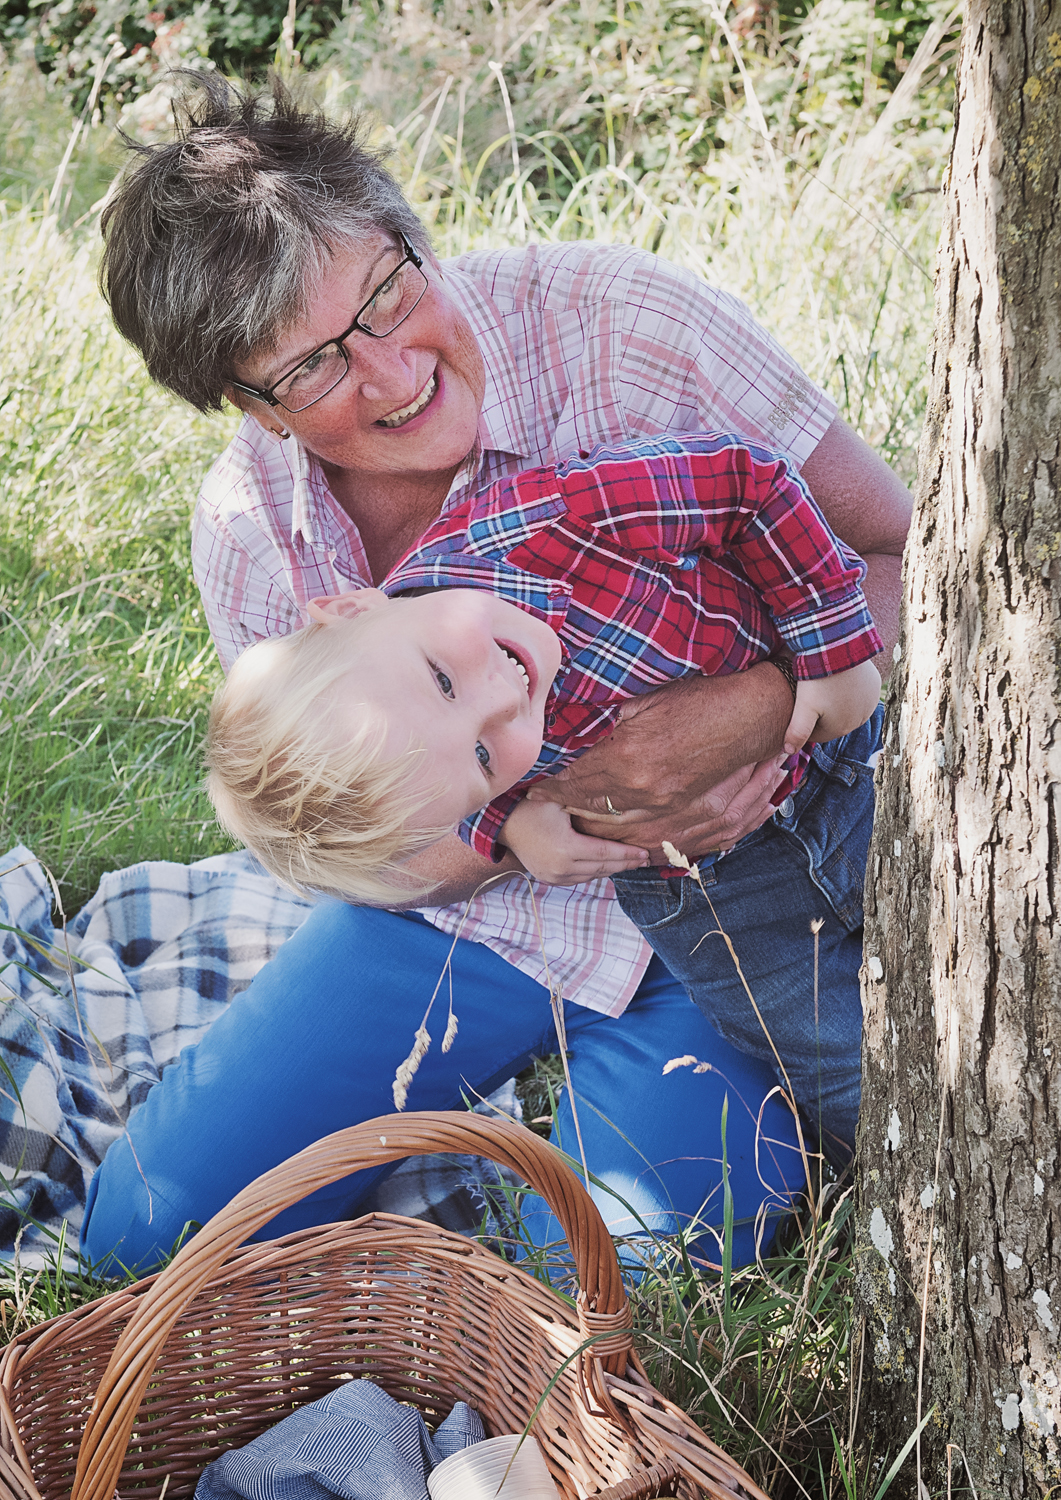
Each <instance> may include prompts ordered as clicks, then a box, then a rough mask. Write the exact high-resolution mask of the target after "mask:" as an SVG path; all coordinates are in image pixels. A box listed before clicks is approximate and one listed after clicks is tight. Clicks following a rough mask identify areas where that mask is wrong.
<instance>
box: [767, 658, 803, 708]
mask: <svg viewBox="0 0 1061 1500" xmlns="http://www.w3.org/2000/svg"><path fill="white" fill-rule="evenodd" d="M766 660H767V661H768V662H769V663H770V665H771V666H772V667H776V668H777V670H778V671H779V672H780V673H781V676H782V677H783V678H784V679H785V681H786V682H787V683H788V685H789V687H790V688H791V689H792V702H793V703H795V701H796V674H795V672H794V671H793V670H792V663H791V662H790V661H789V659H788V657H787V656H768V657H767V658H766Z"/></svg>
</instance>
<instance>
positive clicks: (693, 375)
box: [621, 252, 837, 467]
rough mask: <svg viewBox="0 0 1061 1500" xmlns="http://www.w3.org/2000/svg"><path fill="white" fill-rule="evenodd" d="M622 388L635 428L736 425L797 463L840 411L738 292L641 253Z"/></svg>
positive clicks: (629, 303)
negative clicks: (710, 284)
mask: <svg viewBox="0 0 1061 1500" xmlns="http://www.w3.org/2000/svg"><path fill="white" fill-rule="evenodd" d="M621 388H622V401H623V405H624V408H625V411H626V416H627V425H628V428H629V430H630V431H631V432H632V433H640V432H642V431H646V430H647V431H652V432H659V431H667V432H679V431H682V430H685V431H693V430H697V429H706V430H709V431H728V432H738V433H741V434H742V435H743V436H744V437H746V438H750V439H751V440H752V441H753V442H756V443H761V444H762V445H763V446H764V447H766V448H770V449H773V450H775V451H777V452H780V453H783V454H785V455H786V456H787V457H789V458H791V459H792V461H793V462H794V463H795V464H796V466H797V467H799V466H800V465H801V464H803V463H804V462H805V461H806V459H807V458H808V457H809V456H810V455H811V453H813V451H814V449H815V448H816V447H817V445H818V443H819V442H820V441H821V439H822V437H823V436H824V435H825V432H826V430H827V429H828V427H829V426H830V424H831V423H832V421H833V419H834V418H835V416H836V410H837V409H836V404H835V402H833V401H832V400H831V399H830V397H829V396H827V395H826V394H825V392H824V391H822V390H820V389H819V388H818V387H817V386H816V385H815V384H814V382H813V381H812V380H810V378H809V377H808V376H807V375H805V374H804V372H803V371H802V370H801V369H800V367H799V365H798V364H797V363H796V361H795V360H794V359H793V358H792V356H791V355H790V354H789V353H788V352H787V351H786V350H785V349H783V348H782V346H781V345H780V344H779V343H778V342H777V340H776V339H775V338H774V337H773V336H772V335H771V334H770V333H768V332H767V330H766V329H765V328H763V327H762V325H761V324H760V323H758V322H757V321H756V320H755V318H753V317H752V315H751V313H750V312H749V310H748V308H747V307H746V306H745V305H744V303H743V302H741V301H740V299H739V298H737V297H734V296H732V295H731V294H730V293H728V292H723V291H720V290H719V289H718V288H717V287H712V286H709V285H708V284H707V282H705V281H703V280H702V279H701V278H700V277H698V276H696V275H694V274H693V273H692V272H691V271H686V270H684V269H683V268H681V267H680V266H675V265H672V264H670V263H669V262H667V261H664V260H661V259H660V258H659V257H657V256H653V255H649V254H648V253H647V252H642V253H639V254H638V257H637V263H636V265H634V266H632V268H631V274H630V278H629V285H628V289H627V294H626V317H625V325H624V330H623V341H622V375H621Z"/></svg>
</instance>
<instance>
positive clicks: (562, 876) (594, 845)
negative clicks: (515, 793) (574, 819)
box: [501, 799, 648, 885]
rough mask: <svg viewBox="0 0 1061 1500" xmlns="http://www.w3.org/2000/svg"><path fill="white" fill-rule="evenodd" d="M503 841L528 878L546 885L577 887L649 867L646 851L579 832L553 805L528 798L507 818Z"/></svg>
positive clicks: (563, 812)
mask: <svg viewBox="0 0 1061 1500" xmlns="http://www.w3.org/2000/svg"><path fill="white" fill-rule="evenodd" d="M501 842H502V843H503V844H505V845H506V847H507V848H509V849H511V850H512V853H513V854H514V855H515V856H516V858H517V859H518V860H519V861H520V863H521V864H522V865H523V867H524V869H525V870H526V871H527V873H528V874H529V875H533V876H534V878H535V880H541V881H544V882H545V884H546V885H579V884H580V883H581V882H582V881H583V880H596V879H597V877H598V876H599V875H615V874H617V873H618V872H619V871H620V870H639V869H640V868H641V867H642V865H647V864H648V851H647V850H646V849H635V848H633V847H632V846H631V845H630V844H617V843H613V842H612V840H611V839H591V838H587V837H586V835H585V834H582V833H576V832H575V830H574V829H573V828H572V827H571V819H570V817H569V815H568V814H567V813H566V812H565V811H564V809H563V808H562V807H560V806H558V805H557V803H555V802H528V801H527V800H526V799H524V800H523V801H522V802H520V803H519V804H518V805H517V806H516V807H514V808H513V809H512V811H511V812H510V813H509V815H508V817H507V818H506V820H505V825H504V827H503V828H502V830H501Z"/></svg>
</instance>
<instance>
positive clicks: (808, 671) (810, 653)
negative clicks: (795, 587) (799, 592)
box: [776, 589, 884, 680]
mask: <svg viewBox="0 0 1061 1500" xmlns="http://www.w3.org/2000/svg"><path fill="white" fill-rule="evenodd" d="M776 623H777V628H778V630H780V632H781V635H782V636H783V637H784V641H785V645H786V646H787V647H788V648H789V650H790V651H791V652H792V654H793V656H794V657H795V661H794V662H793V666H794V667H795V669H796V676H797V677H799V678H803V679H808V680H809V679H810V678H814V677H834V676H835V675H836V673H837V672H846V671H848V669H849V668H851V667H857V666H859V665H860V664H861V663H862V662H864V661H871V660H872V659H873V657H875V656H876V655H878V653H879V652H880V651H882V650H883V649H884V643H883V641H882V640H881V638H880V636H879V635H878V633H877V628H876V626H875V625H874V624H873V616H872V615H871V614H870V612H869V609H868V607H867V605H866V599H865V595H864V594H863V593H862V590H861V589H854V590H853V591H852V592H851V593H849V594H846V595H845V596H844V597H843V598H842V599H838V600H833V601H831V602H830V603H828V604H825V605H821V606H819V607H818V608H817V609H814V610H811V611H808V612H806V613H803V614H798V615H786V616H785V617H784V619H781V620H778V621H777V622H776Z"/></svg>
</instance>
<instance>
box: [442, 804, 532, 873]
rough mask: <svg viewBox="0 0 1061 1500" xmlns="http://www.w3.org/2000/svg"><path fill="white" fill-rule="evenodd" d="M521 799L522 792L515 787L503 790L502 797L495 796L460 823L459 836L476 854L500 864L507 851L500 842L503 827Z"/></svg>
mask: <svg viewBox="0 0 1061 1500" xmlns="http://www.w3.org/2000/svg"><path fill="white" fill-rule="evenodd" d="M521 800H522V793H521V792H518V791H516V790H515V789H513V790H511V791H508V792H503V793H502V794H501V796H500V797H495V798H494V800H493V802H488V803H487V804H486V806H485V807H481V808H480V809H479V811H478V812H477V813H473V814H472V816H471V817H470V818H465V820H464V822H463V823H460V824H458V827H457V834H458V836H459V837H460V838H462V839H463V840H464V842H465V843H466V844H467V845H468V847H469V848H470V849H474V850H475V852H476V854H481V855H482V856H483V858H484V859H489V860H491V861H492V862H493V863H494V864H495V865H499V864H500V863H501V861H502V860H503V859H504V857H505V854H506V852H507V851H506V849H505V846H504V845H503V844H501V843H499V842H498V840H499V837H500V834H501V829H502V828H503V827H504V824H505V820H506V818H507V817H508V815H509V813H510V812H511V811H512V809H513V808H514V807H515V806H516V803H517V802H519V801H521Z"/></svg>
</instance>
